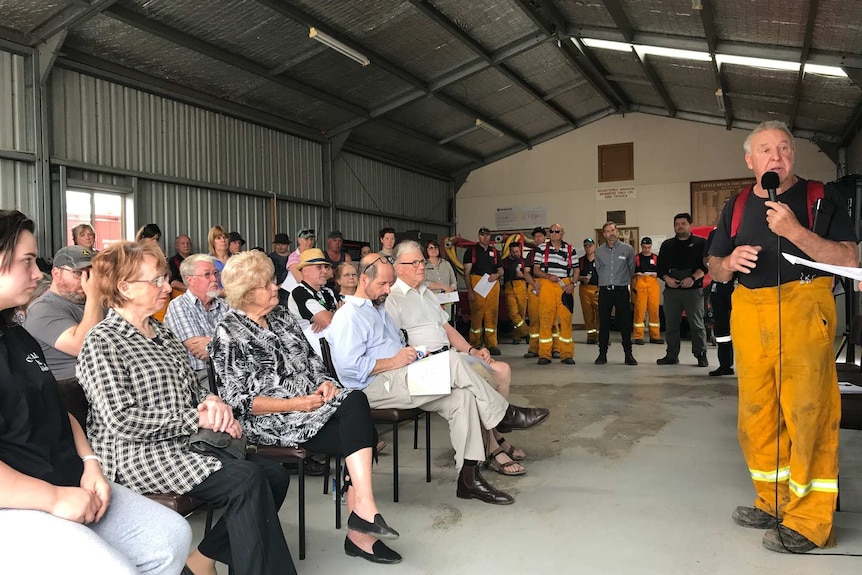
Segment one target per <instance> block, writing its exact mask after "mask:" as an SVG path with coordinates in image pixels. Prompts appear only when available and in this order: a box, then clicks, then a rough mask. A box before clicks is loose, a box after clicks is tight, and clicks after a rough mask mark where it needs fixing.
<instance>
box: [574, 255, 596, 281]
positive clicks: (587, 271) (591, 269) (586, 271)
mask: <svg viewBox="0 0 862 575" xmlns="http://www.w3.org/2000/svg"><path fill="white" fill-rule="evenodd" d="M578 270H579V271H578V273H579V274H580V275H578V278H579V280H580V282H581V283H582V284H583V283H586V284H587V285H591V286H597V285H599V274H598V273H596V260H595V258H593V261H590V260H589V259H587V256H581V257H580V258H579V259H578ZM587 275H589V276H590V281H589V282H587V281H586V279H587Z"/></svg>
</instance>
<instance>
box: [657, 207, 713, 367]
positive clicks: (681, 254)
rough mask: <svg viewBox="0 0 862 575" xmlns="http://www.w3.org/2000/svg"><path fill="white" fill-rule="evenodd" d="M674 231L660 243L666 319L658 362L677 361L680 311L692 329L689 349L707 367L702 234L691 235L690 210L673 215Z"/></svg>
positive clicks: (660, 273) (699, 365)
mask: <svg viewBox="0 0 862 575" xmlns="http://www.w3.org/2000/svg"><path fill="white" fill-rule="evenodd" d="M673 230H674V233H675V234H676V235H675V237H672V238H670V239H668V240H665V241H664V242H663V243H662V244H661V251H659V257H658V276H659V277H660V278H661V279H662V280H663V281H664V317H665V320H666V322H667V336H666V339H667V353H666V354H665V356H664V357H662V358H661V359H657V360H656V363H657V364H659V365H672V364H675V363H679V345H680V344H679V324H680V321H681V320H682V312H683V311H685V316H686V318H687V319H688V326H689V329H690V331H691V353H692V354H694V357H696V358H697V366H698V367H707V366H708V365H709V361H707V359H706V328H705V327H704V325H703V294H702V293H701V291H702V289H703V276H705V275H706V266H705V265H704V263H703V248H704V246H705V245H706V242H705V241H704V239H703V238H699V237H697V236H693V235H691V214H688V213H682V214H677V215H675V216H674V218H673Z"/></svg>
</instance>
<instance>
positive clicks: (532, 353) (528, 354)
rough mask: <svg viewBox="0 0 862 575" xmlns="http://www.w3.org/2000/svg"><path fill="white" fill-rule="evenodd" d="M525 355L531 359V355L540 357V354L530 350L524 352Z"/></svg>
mask: <svg viewBox="0 0 862 575" xmlns="http://www.w3.org/2000/svg"><path fill="white" fill-rule="evenodd" d="M524 357H525V358H527V359H530V358H531V357H539V354H538V353H536V352H535V351H528V352H527V353H525V354H524Z"/></svg>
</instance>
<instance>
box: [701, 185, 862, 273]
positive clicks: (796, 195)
mask: <svg viewBox="0 0 862 575" xmlns="http://www.w3.org/2000/svg"><path fill="white" fill-rule="evenodd" d="M737 196H738V194H737V195H734V196H733V197H731V199H730V201H728V202H727V203H726V204H725V206H724V209H723V210H722V211H721V218H719V221H718V226H717V227H716V229H715V235H714V236H713V239H712V246H711V247H710V249H709V255H711V256H716V257H727V256H729V255H730V253H731V252H732V251H733V250H734V248H735V247H736V246H741V245H752V246H762V248H763V249H762V250H761V251H760V253H759V254H758V256H757V266H756V267H755V268H754V269H753V270H751V273H748V274H743V273H741V274H737V280H738V281H739V283H740V284H742V285H743V286H745V287H747V288H749V289H757V288H761V287H774V286H776V285H778V269H779V268H778V258H779V246H778V243H779V242H778V239H779V238H778V236H777V235H775V234H774V233H773V232H772V230H770V229H769V226H767V224H766V205H765V203H766V201H767V199H766V198H760V197H757V196H756V195H755V194H754V193H753V192H752V193H750V194H749V195H748V202H747V203H746V205H745V212H744V214H743V217H742V220H741V221H740V223H739V231H738V233H737V235H736V238H735V240H734V239H731V237H730V227H731V220H732V218H733V205H734V202H735V201H736V198H737ZM825 199H827V200H829V201H830V202H833V203H834V204H835V213H834V215H833V216H832V221H831V222H830V224H829V231H828V233H827V234H826V239H829V240H832V241H836V242H856V241H857V239H856V233H855V231H854V230H853V222H852V221H851V220H850V216H849V215H848V214H847V209H846V207H845V206H846V204H845V202H844V200H843V199H842V198H841V196H840V195H839V194H838V193H837V192H835V191H834V190H832V189H831V188H829V187H826V189H825ZM778 200H779V201H780V202H781V203H783V204H787V205H788V206H789V207H790V209H791V210H792V211H793V213H794V215H796V219H797V220H799V223H800V224H801V225H803V226H805V227H806V228H807V227H810V226H809V225H808V181H807V180H803V179H802V178H799V180H798V181H797V182H796V184H794V185H793V187H791V188H790V189H788V190H787V191H786V192H784V193H783V194H781V195H780V196H778ZM818 227H819V226H818ZM781 252H786V253H789V254H792V255H795V256H799V257H802V258H805V259H809V260H810V259H811V258H810V257H809V256H808V254H806V253H805V252H803V251H802V250H801V249H799V248H798V247H796V246H795V245H794V244H793V243H792V242H790V240H788V239H787V238H781ZM780 269H781V283H788V282H793V281H800V280H808V279H811V278H815V277H820V276H828V275H830V274H828V273H826V272H823V271H820V270H815V269H813V268H809V267H805V266H801V265H793V264H791V263H790V262H788V261H787V260H786V259H785V258H783V257H782V258H781V268H780Z"/></svg>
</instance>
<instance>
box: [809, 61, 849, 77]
mask: <svg viewBox="0 0 862 575" xmlns="http://www.w3.org/2000/svg"><path fill="white" fill-rule="evenodd" d="M805 73H806V74H818V75H820V76H835V77H836V78H846V77H847V72H845V71H844V69H843V68H839V67H838V66H823V65H821V64H805Z"/></svg>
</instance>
